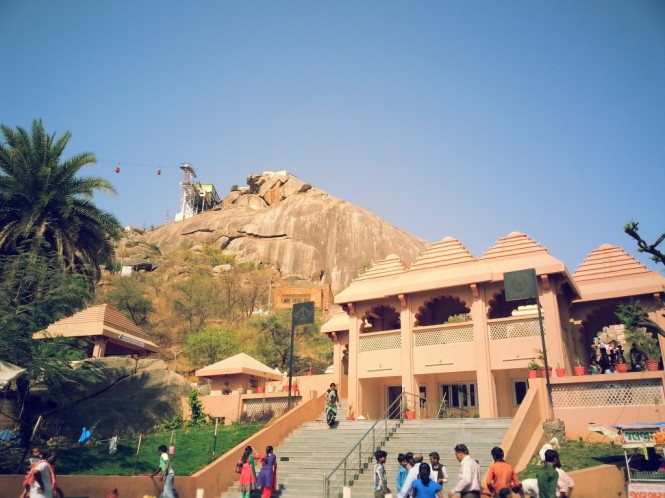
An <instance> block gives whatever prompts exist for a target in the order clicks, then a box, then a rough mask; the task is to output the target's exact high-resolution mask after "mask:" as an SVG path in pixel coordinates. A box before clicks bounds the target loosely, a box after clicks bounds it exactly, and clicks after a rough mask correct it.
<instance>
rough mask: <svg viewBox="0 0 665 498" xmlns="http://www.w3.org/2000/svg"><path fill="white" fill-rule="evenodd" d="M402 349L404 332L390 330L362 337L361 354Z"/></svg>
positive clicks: (362, 335)
mask: <svg viewBox="0 0 665 498" xmlns="http://www.w3.org/2000/svg"><path fill="white" fill-rule="evenodd" d="M401 347H402V332H401V331H399V330H389V331H386V332H373V333H371V334H361V335H360V352H361V353H367V352H369V351H382V350H386V349H400V348H401Z"/></svg>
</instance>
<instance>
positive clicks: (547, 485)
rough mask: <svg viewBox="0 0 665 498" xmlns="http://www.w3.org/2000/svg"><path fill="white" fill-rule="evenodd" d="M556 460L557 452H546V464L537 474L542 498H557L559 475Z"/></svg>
mask: <svg viewBox="0 0 665 498" xmlns="http://www.w3.org/2000/svg"><path fill="white" fill-rule="evenodd" d="M556 460H557V452H556V451H554V450H547V451H545V463H544V464H543V466H542V467H541V468H540V470H538V472H537V473H536V479H537V480H538V493H539V495H540V498H556V485H557V481H558V480H559V474H558V473H557V471H556V470H555V468H554V463H555V462H556Z"/></svg>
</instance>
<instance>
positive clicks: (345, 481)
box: [344, 458, 347, 485]
mask: <svg viewBox="0 0 665 498" xmlns="http://www.w3.org/2000/svg"><path fill="white" fill-rule="evenodd" d="M346 479H347V478H346V458H345V459H344V484H345V485H346V483H347V480H346Z"/></svg>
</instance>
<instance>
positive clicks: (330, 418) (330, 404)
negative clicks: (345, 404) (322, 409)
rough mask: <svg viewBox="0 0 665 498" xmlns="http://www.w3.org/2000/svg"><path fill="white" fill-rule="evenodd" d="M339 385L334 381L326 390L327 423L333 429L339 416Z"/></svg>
mask: <svg viewBox="0 0 665 498" xmlns="http://www.w3.org/2000/svg"><path fill="white" fill-rule="evenodd" d="M337 401H338V398H337V386H336V385H335V383H334V382H333V383H332V384H330V389H328V391H327V392H326V423H327V424H328V426H329V427H330V428H331V429H332V428H333V427H334V426H335V417H336V416H337Z"/></svg>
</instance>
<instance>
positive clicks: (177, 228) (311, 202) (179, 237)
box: [145, 172, 426, 292]
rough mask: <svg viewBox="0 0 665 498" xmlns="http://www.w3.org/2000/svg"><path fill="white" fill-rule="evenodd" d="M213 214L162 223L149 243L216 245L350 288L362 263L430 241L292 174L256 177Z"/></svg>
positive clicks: (406, 253)
mask: <svg viewBox="0 0 665 498" xmlns="http://www.w3.org/2000/svg"><path fill="white" fill-rule="evenodd" d="M247 183H248V188H244V189H241V190H238V191H234V192H231V193H230V194H229V195H228V196H227V197H226V198H225V199H224V200H223V201H222V203H221V204H220V205H219V206H217V207H216V208H215V209H213V210H211V211H206V212H204V213H201V214H199V215H197V216H194V217H192V218H189V219H186V220H183V221H180V222H177V223H170V224H167V225H163V226H160V227H157V228H155V229H153V230H150V231H148V232H146V233H145V242H146V243H148V244H151V245H153V246H157V247H158V248H159V250H160V252H161V253H165V252H168V251H170V250H173V249H181V248H191V247H192V246H194V245H197V244H204V243H205V244H210V245H213V246H215V247H219V248H221V249H224V250H225V251H228V252H229V253H230V254H233V255H235V256H236V260H237V261H239V262H249V261H251V262H255V263H264V264H267V265H271V266H273V267H274V268H275V269H277V270H278V271H279V272H280V273H281V275H282V277H283V278H287V279H293V280H299V279H300V280H307V281H311V282H314V283H317V284H326V285H330V286H331V288H332V290H333V292H338V291H340V290H342V289H344V288H345V287H346V286H347V285H348V284H349V282H350V281H351V280H352V279H353V278H355V277H356V276H357V275H358V271H359V269H360V268H361V267H363V266H366V265H367V264H368V263H369V264H372V263H376V262H378V261H380V260H382V259H384V258H385V257H386V256H387V255H389V254H397V255H398V256H399V257H400V258H401V259H402V260H404V261H405V262H406V263H411V262H413V261H414V260H415V259H416V258H417V256H418V255H419V254H420V253H421V252H422V251H423V249H424V247H425V244H426V243H425V241H423V240H422V239H419V238H417V237H414V236H413V235H411V234H409V233H407V232H405V231H403V230H400V229H399V228H397V227H395V226H394V225H391V224H390V223H388V222H386V221H384V220H382V219H381V218H379V217H378V216H376V215H375V214H373V213H371V212H369V211H367V210H366V209H363V208H360V207H358V206H354V205H353V204H350V203H348V202H346V201H343V200H341V199H339V198H337V197H334V196H332V195H329V194H328V193H326V192H324V191H322V190H320V189H317V188H315V187H313V186H311V185H310V184H308V183H305V182H303V181H301V180H299V179H298V178H296V177H295V176H293V175H290V174H288V173H286V172H279V173H273V172H265V173H263V174H261V175H251V176H249V177H248V179H247Z"/></svg>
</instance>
